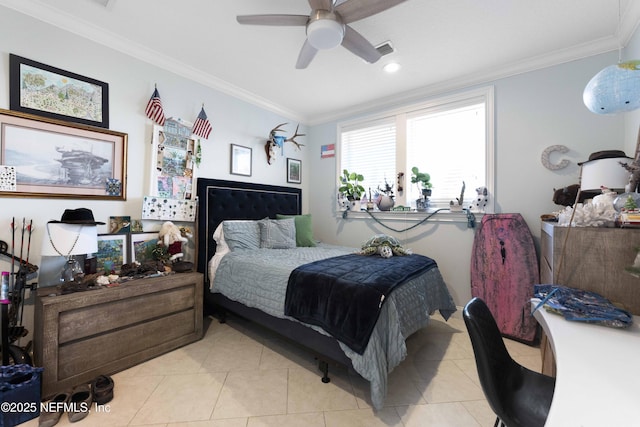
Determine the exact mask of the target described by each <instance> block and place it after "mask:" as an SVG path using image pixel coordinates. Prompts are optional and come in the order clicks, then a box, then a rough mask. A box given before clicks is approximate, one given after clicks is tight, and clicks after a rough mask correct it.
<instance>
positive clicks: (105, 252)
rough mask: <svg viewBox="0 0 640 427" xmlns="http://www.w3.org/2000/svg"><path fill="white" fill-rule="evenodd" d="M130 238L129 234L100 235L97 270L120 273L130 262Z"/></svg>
mask: <svg viewBox="0 0 640 427" xmlns="http://www.w3.org/2000/svg"><path fill="white" fill-rule="evenodd" d="M128 237H129V236H128V235H127V234H110V233H109V234H98V252H97V253H96V268H97V269H98V271H99V270H104V271H105V272H106V273H109V272H111V271H120V268H121V267H122V265H123V264H127V263H128V262H129V238H128Z"/></svg>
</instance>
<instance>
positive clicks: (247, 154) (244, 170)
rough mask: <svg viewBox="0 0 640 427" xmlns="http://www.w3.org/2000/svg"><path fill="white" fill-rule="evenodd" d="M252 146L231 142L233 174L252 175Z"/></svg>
mask: <svg viewBox="0 0 640 427" xmlns="http://www.w3.org/2000/svg"><path fill="white" fill-rule="evenodd" d="M251 151H252V150H251V148H250V147H244V146H242V145H237V144H231V171H230V172H231V174H233V175H243V176H251V164H252V159H251Z"/></svg>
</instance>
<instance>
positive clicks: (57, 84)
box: [9, 54, 109, 128]
mask: <svg viewBox="0 0 640 427" xmlns="http://www.w3.org/2000/svg"><path fill="white" fill-rule="evenodd" d="M9 106H10V108H11V109H12V110H15V111H20V112H23V113H29V114H36V115H39V116H44V117H48V118H51V119H58V120H65V121H70V122H75V123H82V124H83V125H89V126H98V127H102V128H109V85H108V84H107V83H105V82H101V81H99V80H95V79H92V78H89V77H84V76H81V75H79V74H75V73H72V72H70V71H65V70H61V69H60V68H55V67H52V66H50V65H45V64H42V63H40V62H36V61H32V60H31V59H27V58H23V57H21V56H18V55H14V54H10V55H9Z"/></svg>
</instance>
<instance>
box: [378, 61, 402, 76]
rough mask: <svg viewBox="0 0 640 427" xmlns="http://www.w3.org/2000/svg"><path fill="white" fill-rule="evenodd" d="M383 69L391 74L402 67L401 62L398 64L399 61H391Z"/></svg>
mask: <svg viewBox="0 0 640 427" xmlns="http://www.w3.org/2000/svg"><path fill="white" fill-rule="evenodd" d="M382 69H383V70H384V71H386V72H387V73H389V74H391V73H395V72H396V71H398V70H399V69H400V64H398V63H397V62H389V63H388V64H387V65H385V66H384V67H382Z"/></svg>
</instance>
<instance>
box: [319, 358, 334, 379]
mask: <svg viewBox="0 0 640 427" xmlns="http://www.w3.org/2000/svg"><path fill="white" fill-rule="evenodd" d="M318 368H320V371H321V372H322V373H323V375H322V382H323V383H325V384H326V383H328V382H330V381H331V378H329V364H328V363H327V362H325V361H324V360H319V361H318Z"/></svg>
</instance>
